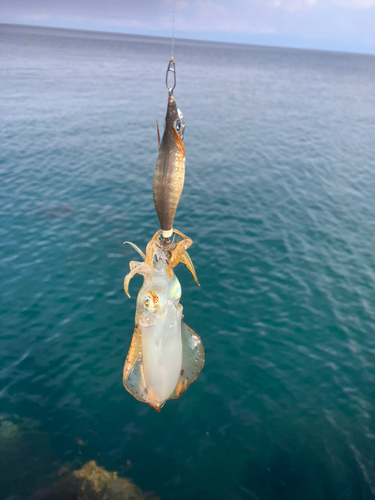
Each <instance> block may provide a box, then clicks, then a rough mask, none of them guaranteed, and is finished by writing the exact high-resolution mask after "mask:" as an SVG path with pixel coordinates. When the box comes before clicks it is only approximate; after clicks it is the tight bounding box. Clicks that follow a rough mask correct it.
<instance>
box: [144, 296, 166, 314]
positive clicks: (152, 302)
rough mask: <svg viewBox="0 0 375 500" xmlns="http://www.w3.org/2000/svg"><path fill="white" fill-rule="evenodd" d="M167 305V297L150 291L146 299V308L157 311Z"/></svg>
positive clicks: (152, 311)
mask: <svg viewBox="0 0 375 500" xmlns="http://www.w3.org/2000/svg"><path fill="white" fill-rule="evenodd" d="M164 305H165V299H164V298H163V297H160V295H158V294H157V293H155V292H149V293H148V294H147V297H146V300H145V301H144V304H143V306H144V308H145V310H146V311H147V312H148V313H151V314H152V313H155V312H156V311H158V310H159V309H161V308H162V307H164Z"/></svg>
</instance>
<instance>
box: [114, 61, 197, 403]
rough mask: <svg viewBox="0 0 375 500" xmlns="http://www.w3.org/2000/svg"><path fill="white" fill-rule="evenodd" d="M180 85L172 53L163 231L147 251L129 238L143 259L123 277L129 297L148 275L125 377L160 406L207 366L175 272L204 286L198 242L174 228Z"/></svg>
mask: <svg viewBox="0 0 375 500" xmlns="http://www.w3.org/2000/svg"><path fill="white" fill-rule="evenodd" d="M169 72H172V73H173V76H174V86H173V87H171V88H168V73H169ZM175 84H176V72H175V64H174V60H173V58H172V59H171V61H170V62H169V65H168V69H167V88H168V91H169V96H168V107H167V114H166V118H165V122H164V133H163V138H162V141H161V142H160V136H159V129H158V143H159V156H158V160H157V163H156V168H155V174H154V181H153V197H154V203H155V208H156V212H157V215H158V218H159V222H160V227H161V230H160V231H158V232H157V233H156V234H155V235H154V236H153V238H152V239H151V241H150V242H149V243H148V245H147V248H146V254H144V253H143V252H142V250H140V249H139V248H138V247H137V246H136V245H134V244H133V243H129V242H126V243H129V244H130V245H131V246H132V247H133V248H134V249H135V250H136V251H137V252H138V253H139V254H140V255H141V257H142V258H143V261H144V262H135V261H132V262H130V273H129V274H128V275H127V276H126V277H125V280H124V289H125V292H126V294H127V295H128V296H129V282H130V280H131V278H132V277H133V276H134V275H135V274H141V275H142V276H143V278H144V280H143V286H142V288H141V289H140V291H139V293H138V297H137V305H136V314H135V327H134V333H133V338H132V342H131V345H130V349H129V352H128V355H127V357H126V360H125V365H124V373H123V382H124V386H125V388H126V389H127V390H128V391H129V392H130V393H131V394H132V395H133V396H134V397H135V398H136V399H138V400H139V401H142V402H145V403H148V404H149V405H150V406H152V407H153V408H155V409H156V410H157V411H159V410H160V409H161V408H162V406H163V405H164V403H165V401H167V400H168V399H174V398H179V397H180V395H181V393H182V392H183V391H184V390H185V389H187V387H188V386H189V385H190V384H191V383H192V382H193V381H194V380H195V379H196V378H197V376H198V374H199V372H200V371H201V370H202V368H203V365H204V350H203V345H202V342H201V339H200V338H199V336H198V335H197V334H196V333H195V332H194V331H193V330H192V329H191V328H189V327H188V326H187V325H186V324H185V323H184V322H183V321H182V317H183V315H182V309H183V308H182V305H181V304H180V297H181V285H180V283H179V281H178V279H177V277H176V275H175V273H174V268H175V267H176V266H177V264H179V263H180V262H182V263H184V264H185V265H186V266H187V267H188V269H189V270H190V271H191V273H192V274H193V277H194V279H195V281H196V282H197V284H198V285H199V283H198V280H197V276H196V273H195V269H194V266H193V263H192V261H191V259H190V257H189V255H188V253H187V249H188V248H189V247H190V246H191V245H192V243H193V241H192V240H191V239H190V238H188V237H186V236H185V235H184V234H182V233H180V232H179V231H177V230H175V229H173V221H174V216H175V213H176V210H177V206H178V202H179V200H180V197H181V193H182V189H183V185H184V178H185V148H184V144H183V138H184V129H185V119H184V117H183V115H182V113H181V111H179V110H178V109H177V105H176V102H175V100H174V97H173V89H174V87H175ZM172 236H173V238H172V239H171V237H172ZM175 238H177V239H176V240H175Z"/></svg>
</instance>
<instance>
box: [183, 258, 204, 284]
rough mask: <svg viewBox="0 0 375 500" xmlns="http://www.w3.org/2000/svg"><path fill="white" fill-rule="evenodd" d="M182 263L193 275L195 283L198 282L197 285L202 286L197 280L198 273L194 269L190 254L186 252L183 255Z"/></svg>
mask: <svg viewBox="0 0 375 500" xmlns="http://www.w3.org/2000/svg"><path fill="white" fill-rule="evenodd" d="M181 262H182V263H183V264H185V266H186V267H187V268H188V269H189V271H190V272H191V274H192V275H193V278H194V281H195V282H196V284H197V285H198V286H200V284H199V282H198V278H197V273H196V272H195V268H194V264H193V262H192V261H191V258H190V256H189V254H188V253H187V252H184V253H183V254H182V257H181Z"/></svg>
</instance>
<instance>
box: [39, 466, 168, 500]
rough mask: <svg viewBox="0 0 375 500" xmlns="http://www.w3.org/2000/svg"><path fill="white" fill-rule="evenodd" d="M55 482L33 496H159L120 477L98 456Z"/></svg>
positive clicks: (149, 499) (77, 499)
mask: <svg viewBox="0 0 375 500" xmlns="http://www.w3.org/2000/svg"><path fill="white" fill-rule="evenodd" d="M61 474H62V476H61V477H60V478H59V479H58V480H57V481H55V482H54V483H53V484H52V485H51V486H49V487H48V488H45V489H40V490H38V491H36V492H35V493H34V495H33V497H32V500H52V499H53V500H158V497H157V496H155V495H154V494H153V493H144V492H142V490H141V489H140V488H138V486H136V485H135V484H134V483H133V482H132V481H131V480H130V479H127V478H121V477H118V474H117V472H109V471H107V470H106V469H104V467H100V466H99V465H97V463H96V462H95V461H94V460H91V461H89V462H87V463H85V464H84V465H83V466H82V467H81V469H79V470H75V471H73V472H69V471H68V470H67V469H66V468H64V469H63V470H62V472H61Z"/></svg>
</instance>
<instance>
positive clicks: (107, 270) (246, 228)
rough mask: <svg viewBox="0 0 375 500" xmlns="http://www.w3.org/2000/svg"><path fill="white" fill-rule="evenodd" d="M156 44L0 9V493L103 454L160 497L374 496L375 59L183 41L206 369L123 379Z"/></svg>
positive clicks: (161, 50) (16, 492)
mask: <svg viewBox="0 0 375 500" xmlns="http://www.w3.org/2000/svg"><path fill="white" fill-rule="evenodd" d="M170 51H171V42H170V40H166V39H162V38H150V37H140V36H127V35H113V34H103V33H92V32H80V31H68V30H57V29H46V28H40V29H39V28H28V27H16V26H10V25H0V71H1V86H0V127H1V128H0V134H1V137H0V140H1V144H0V162H1V163H0V235H1V239H0V280H1V288H0V310H1V316H0V325H1V329H0V355H1V356H0V420H1V426H0V491H1V492H2V493H1V495H0V498H1V499H9V500H10V499H11V500H25V499H28V498H30V495H31V494H32V493H33V492H34V491H35V490H36V489H37V488H40V487H43V486H46V485H48V484H50V483H52V482H53V481H54V480H55V479H56V477H57V471H58V470H59V469H61V467H65V466H66V465H67V466H68V467H70V468H79V467H80V466H81V465H82V464H83V463H85V462H86V461H88V460H96V461H97V463H98V464H99V465H101V466H103V467H105V468H106V469H107V470H111V471H118V472H119V474H120V475H122V476H125V477H130V478H131V479H132V480H133V481H134V482H135V483H136V484H137V485H138V486H140V487H141V488H142V489H143V490H144V491H154V492H155V493H156V494H157V495H158V496H159V497H160V499H161V500H190V499H199V500H200V499H202V500H203V499H204V500H214V499H215V500H224V499H225V500H228V499H233V500H242V499H249V500H335V499H337V500H349V499H353V500H361V499H363V500H365V499H366V500H367V499H372V498H375V86H374V82H375V57H374V56H369V55H360V54H358V55H356V54H346V53H333V52H319V51H306V50H288V49H278V48H270V47H260V46H246V45H230V44H219V43H207V42H196V41H183V40H176V43H175V50H174V56H175V60H176V69H177V87H176V89H175V98H176V101H177V104H178V106H179V108H180V109H181V110H182V111H183V113H184V115H185V117H186V132H185V147H186V181H185V187H184V192H183V195H182V198H181V202H180V205H179V208H178V211H177V215H176V219H175V227H176V228H177V229H179V230H180V231H182V232H183V233H185V234H187V235H189V236H190V237H191V238H192V239H193V241H194V245H193V246H192V248H191V250H190V252H189V253H190V256H191V258H192V260H193V262H194V264H195V267H196V270H197V274H198V278H199V281H200V284H201V287H198V286H197V285H196V284H195V283H194V281H193V279H192V277H191V275H190V273H189V272H188V271H187V269H186V268H185V267H184V266H178V268H177V269H176V272H177V276H178V278H179V279H180V282H181V285H182V290H183V294H182V298H181V303H182V305H183V307H184V314H185V321H186V323H187V324H188V325H189V326H190V327H191V328H193V329H194V330H195V331H196V332H197V333H198V334H199V335H200V336H201V338H202V341H203V344H204V347H205V352H206V364H205V367H204V369H203V371H202V373H201V374H200V376H199V377H198V379H197V380H196V382H194V384H192V385H191V386H190V388H189V389H188V390H187V391H186V392H185V393H184V394H183V395H182V397H181V399H180V400H175V401H169V402H167V403H166V405H165V407H164V408H163V409H162V411H161V412H160V413H156V412H155V411H154V410H153V409H152V408H150V407H148V406H147V405H145V404H142V403H140V402H138V401H136V400H135V399H133V398H132V397H131V395H130V394H128V392H126V390H125V389H124V387H123V385H122V368H123V363H124V359H125V356H126V353H127V350H128V348H129V345H130V341H131V337H132V333H133V328H134V312H135V299H136V296H137V293H138V290H139V288H140V286H141V283H142V278H141V277H139V276H138V277H135V278H134V279H133V280H132V282H131V287H130V292H131V295H132V298H131V299H128V298H127V297H126V296H125V293H124V290H123V279H124V276H125V274H126V273H127V272H128V269H129V267H128V264H129V261H130V260H137V258H138V256H137V254H136V253H135V252H134V250H133V249H132V248H131V247H130V246H124V245H123V242H124V241H126V240H128V241H132V242H134V243H135V244H137V245H138V246H140V247H141V248H143V249H144V248H145V246H146V244H147V242H148V241H149V240H150V238H151V237H152V236H153V234H154V233H155V232H156V231H157V229H158V220H157V217H156V213H155V209H154V206H153V200H152V178H153V172H154V168H155V164H156V159H157V154H158V148H157V135H156V127H155V120H156V119H157V120H158V121H159V124H162V123H163V120H164V116H165V111H166V106H167V90H166V88H165V71H166V68H167V64H168V61H169V57H170Z"/></svg>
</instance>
